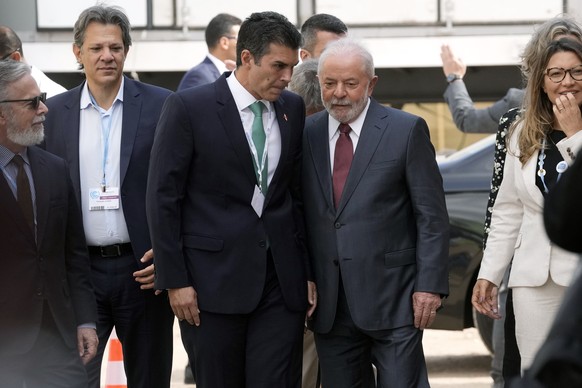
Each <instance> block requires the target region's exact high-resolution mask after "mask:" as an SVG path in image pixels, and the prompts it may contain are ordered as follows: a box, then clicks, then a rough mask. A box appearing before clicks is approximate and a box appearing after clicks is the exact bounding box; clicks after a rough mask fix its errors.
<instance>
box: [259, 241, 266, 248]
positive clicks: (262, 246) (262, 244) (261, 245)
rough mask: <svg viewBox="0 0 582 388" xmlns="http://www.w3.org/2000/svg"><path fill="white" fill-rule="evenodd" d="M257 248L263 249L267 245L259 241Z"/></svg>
mask: <svg viewBox="0 0 582 388" xmlns="http://www.w3.org/2000/svg"><path fill="white" fill-rule="evenodd" d="M259 246H260V247H261V248H264V247H266V246H267V243H266V242H265V241H264V240H261V241H259Z"/></svg>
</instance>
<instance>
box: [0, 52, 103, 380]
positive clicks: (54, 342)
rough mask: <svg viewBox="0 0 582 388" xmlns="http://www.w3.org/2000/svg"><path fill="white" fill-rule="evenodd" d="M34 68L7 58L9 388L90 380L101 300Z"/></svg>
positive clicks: (2, 354) (2, 211)
mask: <svg viewBox="0 0 582 388" xmlns="http://www.w3.org/2000/svg"><path fill="white" fill-rule="evenodd" d="M45 98H46V95H45V94H44V93H42V94H41V93H40V90H39V88H38V85H37V84H36V82H35V80H34V78H33V77H32V76H31V73H30V67H29V66H27V65H26V64H24V63H22V62H16V61H0V170H1V172H0V244H1V245H2V254H1V255H0V266H1V268H2V271H0V285H1V287H2V289H1V291H2V295H3V297H2V298H0V311H2V314H0V344H1V345H0V376H1V378H0V387H2V388H8V387H10V388H12V387H23V386H26V387H28V388H40V387H74V388H82V387H86V386H87V374H86V372H85V368H84V367H83V364H85V363H87V362H88V361H89V360H91V359H92V358H93V357H94V356H95V354H96V352H97V342H98V340H97V334H96V331H95V322H96V320H97V306H96V303H95V295H94V293H93V288H92V286H91V281H90V266H89V259H88V257H87V250H86V248H85V237H84V235H83V229H82V223H81V215H80V212H79V209H78V206H77V202H76V198H75V194H74V192H73V188H72V184H71V182H70V179H69V173H68V169H67V166H66V163H65V161H64V160H62V159H61V158H58V157H56V156H54V155H51V154H49V153H48V152H46V151H43V150H41V149H39V148H37V147H34V145H36V144H39V143H40V142H41V141H42V140H43V137H44V130H43V121H44V119H45V114H46V113H47V111H48V109H47V107H46V105H45V104H44V101H45Z"/></svg>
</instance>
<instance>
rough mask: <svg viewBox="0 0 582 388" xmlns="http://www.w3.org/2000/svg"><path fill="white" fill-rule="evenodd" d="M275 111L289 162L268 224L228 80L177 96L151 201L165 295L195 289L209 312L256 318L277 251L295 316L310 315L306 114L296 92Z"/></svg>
mask: <svg viewBox="0 0 582 388" xmlns="http://www.w3.org/2000/svg"><path fill="white" fill-rule="evenodd" d="M228 74H230V73H228ZM274 104H275V111H276V115H277V121H278V123H279V128H280V130H281V158H280V160H279V163H278V166H277V170H276V172H275V175H274V176H273V179H272V182H271V183H270V185H269V189H268V192H267V195H266V199H265V204H264V210H263V215H262V217H261V218H259V217H258V216H257V214H256V213H255V211H254V210H253V208H252V207H251V199H252V198H253V192H254V188H255V186H256V183H257V181H256V177H255V172H254V167H253V162H252V156H251V152H250V149H249V145H248V142H247V139H246V137H245V133H244V129H243V126H242V124H241V118H240V115H239V112H238V110H237V107H236V104H235V102H234V98H233V96H232V94H231V92H230V89H229V88H228V85H227V82H226V75H223V76H221V77H220V78H219V79H218V80H217V81H216V82H214V83H211V84H207V85H203V86H199V87H196V88H190V89H186V90H183V91H181V92H178V93H175V94H173V95H171V96H170V97H168V99H167V101H166V104H165V105H164V109H163V112H162V116H161V117H160V122H159V124H158V129H157V133H156V138H155V142H154V146H153V148H152V163H151V168H150V174H149V178H148V192H147V212H148V219H149V221H150V230H151V236H152V242H153V245H154V251H155V252H156V260H157V261H156V281H155V282H156V288H162V289H164V288H181V287H187V286H193V287H194V289H195V290H196V291H197V292H198V304H199V306H200V309H201V310H205V311H210V312H215V313H224V314H239V313H240V314H244V313H248V312H250V311H252V310H253V309H254V308H255V307H256V306H257V305H258V303H259V299H260V297H261V295H262V293H263V286H264V283H265V273H266V253H267V246H269V247H270V250H271V252H272V255H273V260H274V264H275V268H276V271H277V276H278V279H279V283H280V285H281V290H282V294H283V297H284V299H285V302H286V304H287V306H288V308H289V309H291V310H294V311H300V310H304V309H305V308H306V307H307V276H306V275H307V267H306V266H307V258H306V251H305V249H304V247H303V244H302V240H303V238H302V236H301V225H302V222H303V219H302V212H301V208H300V206H301V204H300V202H299V195H300V192H299V191H300V190H299V173H300V162H301V137H302V130H303V124H304V120H305V106H304V104H303V100H302V99H301V98H300V97H299V96H297V95H295V94H293V93H290V92H287V91H284V92H283V94H282V95H281V97H280V98H279V99H278V100H277V101H275V103H274Z"/></svg>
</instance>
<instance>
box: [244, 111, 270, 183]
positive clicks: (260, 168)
mask: <svg viewBox="0 0 582 388" xmlns="http://www.w3.org/2000/svg"><path fill="white" fill-rule="evenodd" d="M267 112H269V117H268V119H267V126H266V127H265V126H264V125H263V129H264V130H265V147H264V148H263V155H261V160H260V161H259V155H258V153H257V148H256V147H255V143H254V142H253V139H252V133H249V132H247V131H245V136H246V138H247V142H248V143H249V145H250V147H251V154H252V156H253V164H254V166H255V172H256V174H257V181H258V182H259V187H261V184H260V183H261V182H262V181H263V173H266V174H267V175H268V171H264V170H265V164H266V163H267V155H268V151H269V134H270V133H271V110H270V109H268V108H267ZM261 119H262V117H261ZM251 132H252V131H251Z"/></svg>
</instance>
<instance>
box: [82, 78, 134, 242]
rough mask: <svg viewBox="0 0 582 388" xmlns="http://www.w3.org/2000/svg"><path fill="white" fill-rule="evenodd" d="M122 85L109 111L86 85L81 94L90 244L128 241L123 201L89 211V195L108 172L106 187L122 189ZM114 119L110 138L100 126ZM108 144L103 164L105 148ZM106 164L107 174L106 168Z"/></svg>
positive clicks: (84, 210)
mask: <svg viewBox="0 0 582 388" xmlns="http://www.w3.org/2000/svg"><path fill="white" fill-rule="evenodd" d="M124 82H125V81H124V80H122V82H121V86H120V88H119V92H118V93H117V97H116V98H115V101H114V102H113V105H112V106H111V107H110V108H109V109H108V110H107V111H106V110H104V109H102V108H101V107H99V106H97V105H96V103H94V102H93V101H92V100H93V99H92V97H91V96H90V92H89V88H88V86H87V83H85V85H84V86H83V90H82V92H81V116H80V125H79V172H80V178H81V209H82V213H83V226H84V228H85V236H86V238H87V245H95V246H103V245H111V244H118V243H126V242H130V241H129V233H128V231H127V225H126V223H125V218H124V215H123V205H122V204H121V198H120V200H119V208H118V209H115V210H90V209H89V193H90V190H91V189H94V188H98V187H101V184H102V180H103V176H104V173H105V183H106V186H107V187H117V188H119V191H120V193H119V194H120V195H121V178H120V171H119V170H120V160H121V130H122V128H121V125H122V118H123V86H124ZM108 115H110V116H111V126H110V130H109V138H106V137H105V132H106V131H104V130H103V128H102V126H101V121H102V116H103V117H105V116H108ZM106 144H108V151H107V155H106V156H107V157H106V160H105V164H104V163H103V162H104V156H105V145H106ZM104 165H105V171H103V167H104Z"/></svg>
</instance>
